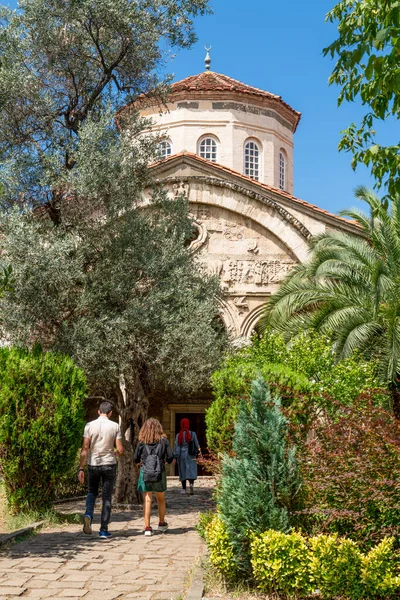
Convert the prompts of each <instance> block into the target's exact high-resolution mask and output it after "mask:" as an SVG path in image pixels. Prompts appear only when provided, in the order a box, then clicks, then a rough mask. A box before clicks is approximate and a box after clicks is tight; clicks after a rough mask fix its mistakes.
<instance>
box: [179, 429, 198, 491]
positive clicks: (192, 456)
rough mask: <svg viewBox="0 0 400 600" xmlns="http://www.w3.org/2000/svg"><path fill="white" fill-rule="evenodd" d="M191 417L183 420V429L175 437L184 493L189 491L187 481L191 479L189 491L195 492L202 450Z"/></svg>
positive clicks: (180, 478) (180, 479)
mask: <svg viewBox="0 0 400 600" xmlns="http://www.w3.org/2000/svg"><path fill="white" fill-rule="evenodd" d="M189 427H190V423H189V419H182V420H181V430H180V432H179V433H178V434H177V436H176V438H175V448H174V457H175V459H176V461H177V463H178V473H179V481H180V482H181V483H182V494H186V493H187V489H186V482H187V480H189V493H190V495H193V494H194V489H193V486H194V480H195V479H197V461H196V459H197V456H198V455H199V452H200V447H199V442H198V440H197V435H196V433H195V432H194V431H190V429H189Z"/></svg>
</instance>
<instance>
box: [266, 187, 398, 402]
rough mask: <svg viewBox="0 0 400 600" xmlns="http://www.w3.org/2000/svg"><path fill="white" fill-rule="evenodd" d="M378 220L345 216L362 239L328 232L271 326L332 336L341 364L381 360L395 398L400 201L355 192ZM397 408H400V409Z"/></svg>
mask: <svg viewBox="0 0 400 600" xmlns="http://www.w3.org/2000/svg"><path fill="white" fill-rule="evenodd" d="M355 195H356V197H357V198H358V199H361V200H364V201H365V202H367V203H368V205H369V208H370V214H369V215H367V214H365V213H363V212H362V211H360V210H357V209H353V210H347V211H343V212H342V213H341V214H342V215H344V216H347V217H350V218H351V219H353V220H354V221H355V222H356V223H357V224H358V225H359V227H360V235H359V236H351V235H347V234H345V233H341V232H337V231H327V232H326V233H323V234H321V235H318V236H316V237H314V238H313V239H312V240H311V242H310V250H311V254H310V258H309V260H308V261H307V262H305V263H303V264H301V265H298V266H297V267H296V268H295V269H294V270H293V271H292V272H291V273H290V275H289V276H288V277H287V279H286V280H285V281H284V282H283V284H282V286H281V287H280V289H279V290H278V292H277V293H276V294H274V296H272V298H271V301H270V302H269V303H268V306H267V308H266V311H265V316H264V324H268V325H269V326H271V327H272V328H274V329H276V330H278V331H280V332H282V333H283V334H284V336H285V337H286V338H287V339H290V338H291V337H293V336H295V335H296V334H297V333H298V332H299V331H301V330H304V329H308V328H311V329H316V330H319V331H321V332H325V333H329V334H330V335H332V337H333V340H334V349H335V352H336V356H337V358H338V360H340V359H343V358H346V357H348V356H350V355H351V354H352V353H354V352H359V353H362V354H363V355H364V356H365V357H367V358H371V359H374V360H376V361H377V363H378V367H379V370H380V373H381V376H382V379H383V381H386V382H387V383H388V384H389V385H390V387H391V389H392V391H393V395H394V398H396V396H397V387H398V386H397V385H396V384H397V383H398V382H399V374H400V196H399V197H397V198H394V199H393V200H392V202H391V207H390V210H389V209H388V206H387V204H385V203H384V202H382V201H381V200H380V199H379V198H378V197H377V196H376V195H375V194H374V193H373V192H372V191H371V190H368V189H367V188H365V187H363V186H360V187H359V188H357V189H356V193H355ZM396 404H397V403H396Z"/></svg>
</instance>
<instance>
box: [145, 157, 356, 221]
mask: <svg viewBox="0 0 400 600" xmlns="http://www.w3.org/2000/svg"><path fill="white" fill-rule="evenodd" d="M183 156H188V157H190V158H192V159H193V158H194V159H196V160H197V161H199V162H200V163H202V164H204V165H208V166H211V167H213V168H215V169H218V170H220V171H223V172H224V173H228V174H230V175H234V176H235V177H239V178H240V179H242V180H244V181H245V182H247V183H251V184H252V185H254V186H256V187H259V188H261V189H263V190H267V191H269V192H274V194H278V195H279V196H281V197H282V198H284V199H287V200H289V201H290V202H292V203H295V204H297V205H298V207H299V208H300V207H305V208H308V209H312V210H313V211H315V212H317V213H320V214H323V215H326V216H327V217H330V218H333V219H335V220H338V221H340V222H341V223H344V224H346V225H349V226H350V227H354V228H355V230H357V229H359V228H360V226H359V225H358V223H356V222H355V221H351V220H350V219H346V218H345V217H340V216H339V215H335V214H334V213H331V212H329V211H328V210H325V209H324V208H320V207H319V206H317V205H316V204H311V203H310V202H306V201H305V200H301V199H300V198H297V197H296V196H293V195H292V194H289V192H285V191H284V190H281V189H279V188H276V187H274V186H272V185H268V184H267V183H261V182H260V181H255V180H254V179H251V177H248V176H247V175H244V174H243V173H239V172H238V171H234V170H233V169H230V168H229V167H224V166H223V165H220V164H219V163H214V162H210V161H209V160H206V159H205V158H201V157H200V156H198V154H193V152H187V151H186V150H184V151H183V152H179V153H178V154H172V155H171V156H169V157H168V158H164V159H162V160H160V161H158V162H156V163H153V164H152V165H151V168H153V169H154V168H156V167H158V166H160V165H165V164H168V163H169V162H171V161H173V160H174V159H177V158H179V157H183Z"/></svg>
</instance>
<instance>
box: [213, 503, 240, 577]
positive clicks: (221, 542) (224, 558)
mask: <svg viewBox="0 0 400 600" xmlns="http://www.w3.org/2000/svg"><path fill="white" fill-rule="evenodd" d="M205 537H206V541H207V546H208V553H209V558H210V563H211V564H212V565H213V567H215V568H216V569H217V571H218V572H219V573H221V575H222V576H223V577H224V578H226V579H234V578H235V576H236V574H237V565H236V561H235V556H234V552H233V547H232V542H231V540H230V537H229V533H228V530H227V528H226V526H225V524H224V523H223V521H222V520H221V516H220V515H219V514H218V513H217V514H216V515H214V517H213V519H212V520H211V521H210V522H209V523H208V525H207V527H206V529H205Z"/></svg>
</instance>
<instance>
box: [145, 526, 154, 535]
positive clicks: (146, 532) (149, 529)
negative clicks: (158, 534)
mask: <svg viewBox="0 0 400 600" xmlns="http://www.w3.org/2000/svg"><path fill="white" fill-rule="evenodd" d="M144 535H153V529H152V528H151V527H146V529H145V530H144Z"/></svg>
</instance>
